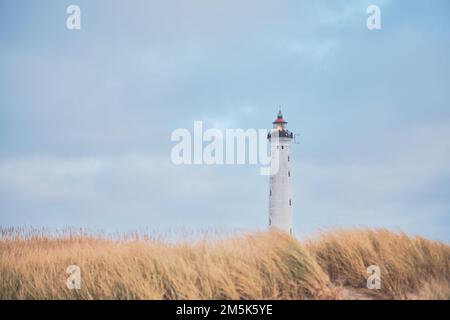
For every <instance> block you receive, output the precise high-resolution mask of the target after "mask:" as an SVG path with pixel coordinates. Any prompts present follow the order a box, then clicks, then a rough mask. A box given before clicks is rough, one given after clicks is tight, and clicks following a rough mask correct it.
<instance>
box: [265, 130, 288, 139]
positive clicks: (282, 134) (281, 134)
mask: <svg viewBox="0 0 450 320" xmlns="http://www.w3.org/2000/svg"><path fill="white" fill-rule="evenodd" d="M272 137H274V138H289V139H293V138H294V134H293V133H292V132H290V131H289V130H273V131H271V132H269V133H268V134H267V139H271V138H272Z"/></svg>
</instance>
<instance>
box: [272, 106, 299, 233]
mask: <svg viewBox="0 0 450 320" xmlns="http://www.w3.org/2000/svg"><path fill="white" fill-rule="evenodd" d="M267 138H268V139H269V141H270V146H271V161H272V166H271V168H272V169H271V175H270V191H269V229H272V228H273V229H277V230H281V231H284V232H287V233H289V234H292V220H293V217H292V212H293V210H292V205H293V201H292V185H291V155H290V153H291V142H292V139H293V134H292V132H290V131H289V130H287V122H286V121H285V120H284V119H283V114H282V113H281V108H280V111H279V112H278V117H277V119H276V120H275V121H274V122H273V129H272V130H271V131H270V132H269V134H268V136H267Z"/></svg>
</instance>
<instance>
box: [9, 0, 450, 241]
mask: <svg viewBox="0 0 450 320" xmlns="http://www.w3.org/2000/svg"><path fill="white" fill-rule="evenodd" d="M71 4H76V5H78V6H79V7H80V8H81V30H68V29H67V28H66V19H67V17H68V14H67V13H66V8H67V7H68V6H69V5H71ZM371 4H375V5H378V6H379V7H380V9H381V21H382V29H381V30H373V31H370V30H368V29H367V27H366V20H367V18H368V14H367V13H366V9H367V7H368V6H369V5H371ZM449 9H450V3H449V2H448V1H447V0H432V1H418V0H411V1H407V2H406V1H394V0H383V1H382V0H370V1H365V0H332V1H330V0H319V1H317V0H315V1H313V0H310V1H299V0H295V1H294V0H292V1H287V0H278V1H257V0H248V1H245V2H244V1H235V0H226V1H225V0H214V1H211V0H168V1H154V0H151V1H147V0H145V1H144V0H130V1H119V0H95V1H92V0H91V1H83V0H70V1H51V0H39V1H35V0H22V1H14V0H2V1H0V48H1V50H0V225H2V226H23V225H27V226H49V227H54V228H59V227H63V226H77V227H78V226H80V227H89V228H96V229H102V230H107V231H117V230H119V231H129V230H137V229H139V228H149V229H151V230H155V232H167V231H169V230H173V229H179V228H183V229H189V230H199V229H203V230H209V229H211V228H217V229H223V230H243V231H253V230H264V229H266V227H267V221H268V189H269V179H268V177H266V176H261V175H260V174H259V167H258V166H254V165H242V166H236V165H235V166H206V165H197V166H193V165H191V166H189V165H181V166H176V165H174V164H173V163H172V161H171V158H170V154H171V150H172V148H173V147H174V145H175V143H174V142H173V141H171V139H170V137H171V133H172V132H173V131H174V130H176V129H178V128H186V129H188V130H190V131H192V130H193V122H194V121H195V120H201V121H203V122H204V124H205V127H207V128H219V129H221V130H224V129H225V128H258V129H259V128H270V127H271V125H272V121H274V119H275V117H276V113H277V112H278V106H279V105H282V109H283V114H284V116H285V119H286V120H287V121H288V122H289V125H288V126H289V129H290V130H291V131H293V132H294V133H297V134H299V137H300V139H299V141H298V142H299V143H298V144H294V145H293V150H292V155H291V158H292V169H291V172H292V181H293V195H294V232H295V234H296V235H297V236H299V237H309V236H313V235H314V234H316V233H317V232H319V231H323V230H328V229H333V228H354V227H374V228H375V227H386V228H390V229H393V230H395V231H405V232H407V233H411V234H415V235H416V234H417V235H421V236H424V237H428V238H431V239H437V240H441V241H445V242H450V165H449V164H450V90H449V88H450V61H449V57H450V42H449V39H450V19H449V18H450V17H449V15H450V10H449Z"/></svg>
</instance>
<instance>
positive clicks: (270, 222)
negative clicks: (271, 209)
mask: <svg viewBox="0 0 450 320" xmlns="http://www.w3.org/2000/svg"><path fill="white" fill-rule="evenodd" d="M271 225H272V219H270V218H269V226H271Z"/></svg>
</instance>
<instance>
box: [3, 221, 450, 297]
mask: <svg viewBox="0 0 450 320" xmlns="http://www.w3.org/2000/svg"><path fill="white" fill-rule="evenodd" d="M73 264H75V265H78V266H79V267H80V268H81V277H82V288H81V290H68V289H67V287H66V279H67V274H66V273H65V271H66V268H67V266H69V265H73ZM372 264H377V265H379V266H380V268H381V272H382V289H381V290H380V291H377V293H376V294H374V291H373V290H370V292H369V290H367V289H364V288H366V280H365V279H366V277H367V274H366V268H367V266H369V265H372ZM0 280H1V281H0V299H342V298H347V299H352V298H397V299H406V298H410V299H435V298H441V299H448V298H449V288H450V285H449V283H450V247H449V246H448V245H445V244H442V243H438V242H433V241H428V240H425V239H421V238H415V237H408V236H406V235H403V234H395V233H392V232H389V231H386V230H375V231H371V230H360V231H359V230H357V231H337V232H330V233H326V234H323V235H321V236H320V237H319V238H317V239H315V240H310V241H307V242H306V243H304V244H302V243H300V242H299V241H297V240H296V239H294V238H292V237H290V236H288V235H284V234H280V233H275V232H268V233H255V234H249V235H244V236H234V237H232V238H228V239H216V240H202V241H196V242H178V243H171V242H168V241H163V240H161V239H148V238H143V237H139V236H133V237H127V238H124V239H121V240H117V239H116V240H112V239H106V238H104V237H102V236H99V235H95V236H94V235H89V234H87V233H86V234H85V233H83V232H74V233H72V232H71V231H69V232H67V231H66V232H63V233H61V234H57V235H56V236H47V235H46V232H45V231H42V230H35V229H33V230H26V231H24V230H17V229H5V228H3V229H1V228H0Z"/></svg>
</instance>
